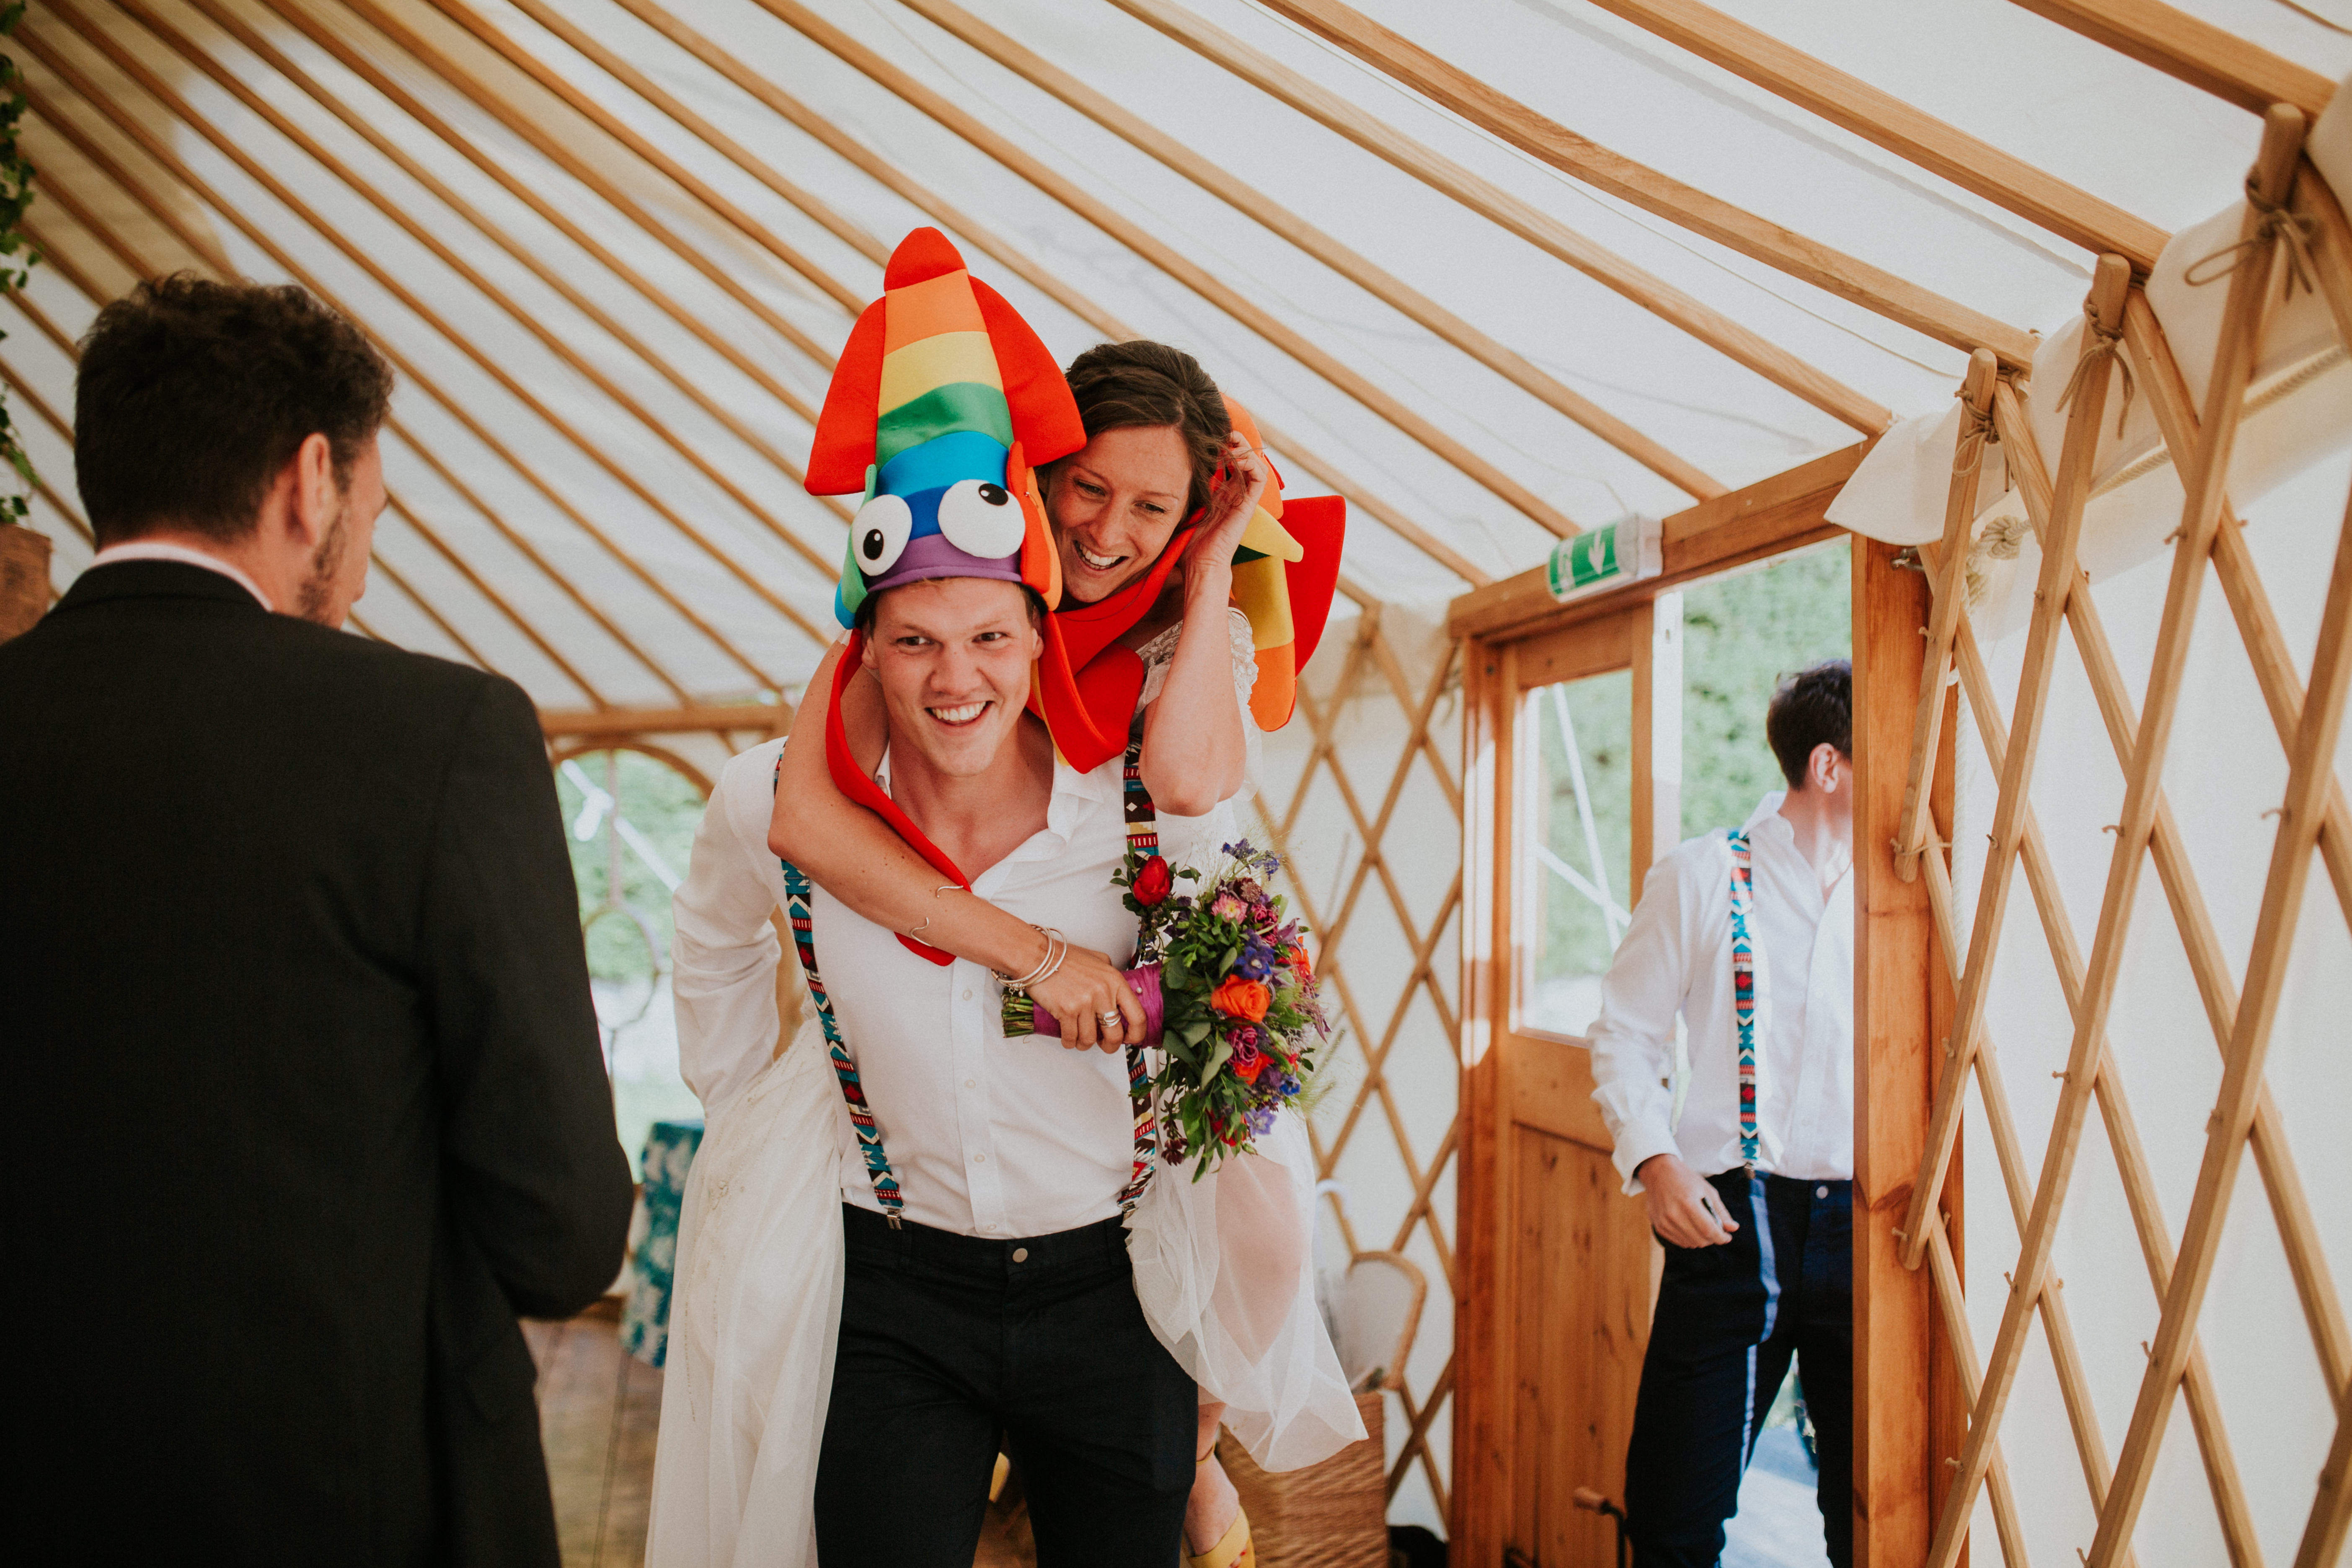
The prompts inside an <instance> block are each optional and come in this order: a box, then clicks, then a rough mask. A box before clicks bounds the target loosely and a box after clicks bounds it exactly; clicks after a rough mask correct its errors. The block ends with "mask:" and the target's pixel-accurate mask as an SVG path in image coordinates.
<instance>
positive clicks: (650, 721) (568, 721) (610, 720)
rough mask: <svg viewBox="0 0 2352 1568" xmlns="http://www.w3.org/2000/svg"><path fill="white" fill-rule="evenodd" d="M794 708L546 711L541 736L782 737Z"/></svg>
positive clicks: (735, 705)
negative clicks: (744, 733)
mask: <svg viewBox="0 0 2352 1568" xmlns="http://www.w3.org/2000/svg"><path fill="white" fill-rule="evenodd" d="M791 717H792V708H791V706H790V705H789V704H786V703H782V702H772V703H771V702H723V703H701V702H691V703H688V704H687V705H686V706H684V707H682V708H608V709H604V710H601V711H596V712H586V713H583V712H582V711H580V710H578V709H568V710H567V709H562V708H542V709H541V710H539V729H540V733H541V734H542V735H544V736H546V737H547V738H548V739H549V740H551V741H559V740H561V741H618V740H625V739H627V738H628V737H629V736H632V735H682V734H693V733H698V732H700V731H719V732H720V733H725V732H726V731H730V730H756V731H759V732H760V733H761V734H763V735H777V734H782V732H783V731H784V729H785V727H786V726H787V725H789V723H790V721H791ZM780 721H781V722H780Z"/></svg>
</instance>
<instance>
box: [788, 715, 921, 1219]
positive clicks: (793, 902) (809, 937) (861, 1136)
mask: <svg viewBox="0 0 2352 1568" xmlns="http://www.w3.org/2000/svg"><path fill="white" fill-rule="evenodd" d="M783 769H784V759H783V758H782V756H781V755H780V756H778V757H777V758H776V773H777V776H778V777H780V778H781V777H782V774H783ZM777 864H779V865H781V866H782V867H783V868H784V918H785V919H786V920H787V921H791V922H792V928H793V952H796V953H798V954H799V955H800V961H801V973H803V974H805V975H806V976H808V988H809V1000H810V1001H811V1002H813V1003H814V1004H815V1005H816V1021H817V1026H818V1027H819V1028H821V1029H823V1030H824V1046H825V1050H826V1051H827V1052H828V1053H829V1054H830V1055H831V1056H832V1058H833V1076H834V1078H835V1079H836V1080H837V1081H838V1082H839V1083H840V1085H841V1098H842V1099H843V1100H846V1101H848V1102H849V1124H850V1125H851V1126H852V1127H854V1128H856V1130H857V1149H858V1152H860V1153H862V1154H864V1155H865V1156H866V1179H867V1180H868V1181H870V1182H872V1183H873V1184H874V1196H875V1197H876V1198H877V1200H879V1201H880V1203H881V1205H882V1215H883V1217H884V1218H886V1219H887V1220H888V1221H889V1222H890V1228H891V1229H893V1230H896V1229H898V1215H899V1214H900V1213H901V1211H903V1210H904V1209H905V1208H906V1206H907V1200H906V1199H905V1198H903V1197H901V1196H900V1195H899V1194H898V1176H897V1174H896V1173H893V1172H892V1171H891V1169H890V1156H889V1155H888V1154H887V1153H885V1152H883V1149H882V1132H881V1130H880V1129H879V1128H877V1127H876V1126H875V1125H874V1108H873V1107H872V1106H870V1105H868V1104H866V1086H865V1085H864V1084H862V1083H860V1082H859V1081H858V1078H857V1063H856V1060H855V1059H853V1058H851V1056H850V1054H849V1046H848V1043H847V1042H846V1041H845V1040H844V1039H843V1038H842V1037H841V1021H840V1020H839V1019H838V1018H835V1016H833V998H832V997H831V996H828V995H827V994H825V989H824V979H823V978H822V977H820V976H819V975H818V973H817V972H816V940H815V922H814V921H811V920H810V918H809V879H807V878H806V877H804V876H803V875H802V874H801V868H799V867H798V866H795V865H793V863H792V862H791V861H789V860H780V861H778V862H777Z"/></svg>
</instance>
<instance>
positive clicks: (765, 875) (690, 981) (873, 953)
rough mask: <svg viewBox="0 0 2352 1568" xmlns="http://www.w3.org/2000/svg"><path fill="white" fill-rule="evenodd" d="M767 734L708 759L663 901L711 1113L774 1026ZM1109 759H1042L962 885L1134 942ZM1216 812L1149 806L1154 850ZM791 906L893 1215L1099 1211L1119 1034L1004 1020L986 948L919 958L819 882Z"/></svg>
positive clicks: (850, 1172) (979, 1232)
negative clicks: (897, 1205) (1042, 780)
mask: <svg viewBox="0 0 2352 1568" xmlns="http://www.w3.org/2000/svg"><path fill="white" fill-rule="evenodd" d="M782 746H783V742H782V741H771V742H768V743H767V744H765V745H762V746H757V747H754V748H753V749H752V750H751V751H749V752H744V753H743V754H742V755H740V756H739V757H737V758H735V759H734V760H733V761H732V762H730V763H728V765H727V767H726V770H725V771H724V772H723V773H721V774H720V775H719V784H718V787H717V788H716V789H714V790H713V791H712V792H711V796H710V805H709V810H708V811H706V812H705V814H704V816H703V821H702V826H701V827H700V828H699V829H698V832H697V834H696V837H695V846H694V858H693V863H692V868H691V870H690V871H689V872H688V877H687V880H686V882H685V884H684V885H683V886H681V887H680V888H679V889H678V891H677V897H676V899H675V900H674V909H675V911H676V917H677V937H676V942H675V948H674V953H675V963H676V966H677V968H676V973H677V980H676V995H677V1008H678V1021H679V1029H678V1062H679V1068H680V1070H681V1072H682V1073H683V1075H684V1077H685V1079H686V1081H687V1083H688V1086H689V1087H691V1088H692V1089H694V1091H695V1093H696V1094H697V1095H698V1096H700V1097H701V1099H702V1101H703V1104H704V1106H705V1107H706V1109H707V1110H709V1112H710V1114H711V1115H712V1116H713V1117H714V1118H717V1117H718V1116H719V1115H720V1114H721V1113H722V1112H723V1111H724V1110H725V1109H726V1107H727V1105H728V1104H729V1103H730V1101H731V1100H733V1099H734V1098H735V1097H736V1096H737V1095H740V1093H741V1092H742V1091H743V1089H746V1088H747V1087H748V1086H749V1085H750V1084H751V1081H752V1080H753V1079H756V1078H758V1077H759V1075H760V1073H761V1069H763V1068H765V1067H766V1066H767V1064H768V1061H769V1057H770V1051H771V1048H772V1046H773V1043H774V1040H775V1037H776V1024H775V1010H774V1002H773V997H774V994H775V993H774V989H773V977H774V973H775V966H776V963H777V962H778V960H779V957H780V954H781V947H780V944H779V943H778V941H777V939H776V937H775V935H774V933H773V931H772V929H771V928H770V927H769V925H768V923H767V918H768V913H769V910H771V909H772V908H774V907H776V906H778V905H780V904H782V902H783V878H782V871H781V869H780V868H779V867H778V864H777V861H776V858H775V857H774V856H773V855H772V854H770V853H768V849H767V834H768V818H769V815H770V812H771V809H772V805H773V802H774V788H773V784H774V778H775V768H776V758H777V755H778V753H779V752H780V751H781V750H782ZM1122 763H1123V759H1119V758H1113V759H1112V760H1111V761H1109V762H1108V763H1104V764H1103V765H1102V766H1101V767H1098V768H1097V769H1095V770H1094V771H1093V772H1091V773H1078V772H1076V770H1074V769H1072V768H1071V767H1069V766H1068V765H1067V764H1066V763H1063V762H1060V761H1059V760H1056V762H1055V765H1054V778H1053V786H1052V795H1051V796H1050V797H1049V799H1048V802H1047V805H1046V809H1045V827H1044V828H1043V829H1042V830H1040V831H1039V832H1037V833H1035V834H1033V835H1032V836H1031V837H1029V838H1028V839H1027V840H1026V841H1025V842H1024V843H1023V844H1022V845H1020V846H1019V847H1017V848H1015V849H1014V850H1013V852H1012V853H1011V854H1010V855H1008V856H1006V857H1005V858H1003V860H1001V861H999V862H998V863H997V864H995V865H994V866H992V867H989V868H987V869H986V870H984V871H982V872H981V873H980V874H979V875H977V876H975V877H974V878H973V879H972V890H973V891H974V892H975V893H978V894H979V895H980V896H981V897H982V898H984V899H987V900H989V901H990V902H992V903H994V904H995V905H997V906H998V907H999V908H1001V909H1003V910H1007V911H1008V912H1010V913H1013V914H1015V915H1018V916H1020V917H1021V918H1022V919H1023V920H1026V921H1035V922H1036V923H1037V924H1039V925H1046V926H1052V927H1055V929H1057V930H1059V931H1061V932H1062V933H1063V934H1064V935H1065V936H1066V937H1067V938H1068V939H1069V940H1070V941H1071V942H1074V943H1076V944H1077V945H1079V946H1082V947H1090V948H1093V949H1095V950H1096V951H1097V952H1105V953H1108V954H1109V955H1110V956H1111V957H1112V958H1113V959H1114V960H1115V961H1117V962H1119V963H1126V962H1128V961H1129V959H1130V958H1131V957H1132V955H1133V953H1134V951H1135V936H1136V921H1135V917H1134V916H1133V915H1131V914H1129V913H1128V912H1127V910H1125V909H1124V908H1123V907H1122V906H1121V904H1120V902H1119V889H1117V888H1115V887H1113V886H1112V885H1111V881H1110V875H1111V872H1112V871H1113V870H1114V869H1115V868H1117V867H1118V863H1119V860H1120V858H1121V856H1123V855H1124V854H1125V853H1126V848H1127V827H1126V812H1125V807H1124V804H1123V797H1122V793H1121V779H1120V773H1121V768H1122ZM887 765H888V764H887V761H886V763H885V764H884V768H885V771H884V773H883V777H884V778H885V780H886V781H887V776H888V775H887ZM886 787H887V784H886ZM1233 821H1234V818H1233V813H1232V810H1231V808H1230V806H1229V805H1228V806H1220V807H1219V808H1218V809H1217V811H1216V812H1215V813H1214V814H1213V815H1211V816H1206V817H1196V818H1184V817H1175V816H1168V815H1166V814H1162V816H1160V838H1161V847H1162V852H1163V853H1165V854H1167V855H1168V856H1169V857H1170V858H1171V859H1181V858H1187V857H1197V856H1199V855H1200V854H1202V851H1203V849H1205V850H1207V851H1209V852H1213V851H1214V849H1215V847H1216V846H1217V845H1218V844H1220V843H1222V842H1223V841H1224V840H1226V839H1230V838H1232V837H1235V833H1234V827H1233ZM967 869H969V868H967ZM810 917H811V920H812V922H813V926H814V946H815V949H816V960H817V969H818V972H819V973H821V974H822V975H823V976H824V984H825V989H826V991H827V993H828V994H830V995H831V997H832V999H833V1005H834V1012H835V1017H836V1018H837V1019H838V1020H839V1022H840V1026H841V1031H842V1035H843V1037H844V1038H845V1040H846V1042H847V1044H848V1047H849V1052H850V1055H851V1056H852V1057H853V1058H855V1059H856V1063H857V1068H858V1076H859V1079H860V1080H861V1081H862V1082H863V1084H864V1086H865V1089H866V1101H867V1103H868V1104H869V1105H870V1106H871V1107H872V1109H873V1111H874V1119H875V1124H876V1126H877V1129H878V1130H879V1131H880V1133H881V1136H882V1146H883V1149H884V1152H886V1153H887V1155H888V1156H889V1160H890V1166H891V1169H892V1171H893V1172H894V1173H896V1174H897V1176H898V1184H899V1190H900V1192H901V1194H903V1196H904V1198H905V1201H906V1210H905V1213H906V1216H907V1218H908V1219H910V1220H913V1221H915V1222H917V1223H918V1224H920V1225H927V1226H932V1227H934V1228H936V1229H940V1230H948V1231H954V1232H957V1233H959V1234H961V1235H966V1236H981V1237H1025V1236H1044V1235H1050V1234H1052V1233H1053V1232H1055V1231H1061V1230H1069V1229H1073V1228H1075V1227H1076V1226H1083V1225H1087V1224H1091V1223H1092V1222H1094V1221H1096V1220H1100V1219H1108V1218H1109V1217H1111V1216H1112V1215H1116V1214H1117V1213H1118V1193H1119V1189H1120V1188H1122V1187H1123V1186H1125V1185H1126V1184H1127V1181H1128V1178H1129V1175H1130V1173H1132V1170H1133V1164H1132V1161H1133V1136H1134V1124H1133V1121H1132V1119H1131V1115H1130V1112H1129V1105H1128V1099H1127V1062H1126V1055H1125V1053H1124V1052H1105V1051H1099V1050H1088V1051H1076V1050H1066V1049H1064V1048H1063V1047H1062V1044H1061V1042H1060V1041H1058V1040H1054V1039H1045V1038H1039V1037H1026V1038H1021V1039H1012V1040H1008V1039H1005V1038H1004V1037H1003V1030H1002V1028H1001V1027H1000V1025H999V1021H998V1020H999V1009H1000V1007H1001V1005H1002V1003H1003V987H1002V986H1001V985H1000V984H998V982H997V979H996V977H995V976H994V975H993V974H992V973H990V972H989V970H988V969H987V968H986V966H984V965H982V964H978V963H970V962H968V961H966V960H963V959H957V960H955V961H954V962H953V963H949V964H947V965H944V966H942V965H940V964H935V963H929V961H928V960H925V959H922V958H919V957H917V956H916V955H915V954H913V953H911V952H908V951H907V949H906V948H905V947H904V946H902V945H901V944H900V943H899V942H898V937H897V936H896V935H895V934H894V933H893V932H891V931H887V930H885V929H883V928H882V927H880V926H878V925H876V924H875V923H874V922H872V921H868V920H866V918H865V917H864V916H862V915H860V914H858V913H856V911H855V910H851V909H849V908H848V907H846V906H845V905H844V904H842V903H840V902H838V901H836V900H834V899H832V898H830V897H828V896H827V895H826V894H825V893H824V890H823V889H815V891H814V894H813V896H812V898H811V900H810ZM835 1098H836V1099H838V1095H836V1096H835ZM837 1127H838V1132H839V1145H840V1161H839V1172H840V1188H841V1197H842V1199H843V1201H844V1202H846V1203H852V1204H856V1205H858V1206H860V1207H862V1208H866V1209H873V1210H877V1212H878V1210H879V1209H880V1206H881V1205H880V1204H879V1202H878V1201H877V1199H876V1198H875V1196H874V1189H873V1185H872V1183H871V1182H870V1180H869V1179H868V1177H867V1175H866V1163H865V1158H864V1156H863V1154H862V1153H861V1152H860V1151H859V1149H858V1147H857V1143H856V1135H855V1133H854V1131H852V1129H851V1127H850V1123H849V1115H848V1110H847V1109H846V1107H845V1106H844V1107H841V1108H840V1114H839V1116H838V1118H837Z"/></svg>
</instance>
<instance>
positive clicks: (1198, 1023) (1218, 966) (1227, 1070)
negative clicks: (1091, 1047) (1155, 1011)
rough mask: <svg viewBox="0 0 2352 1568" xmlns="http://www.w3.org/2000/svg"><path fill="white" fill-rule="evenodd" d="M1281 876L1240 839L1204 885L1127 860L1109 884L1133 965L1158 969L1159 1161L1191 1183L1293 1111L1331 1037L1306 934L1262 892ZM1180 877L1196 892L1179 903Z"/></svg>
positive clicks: (1151, 863)
mask: <svg viewBox="0 0 2352 1568" xmlns="http://www.w3.org/2000/svg"><path fill="white" fill-rule="evenodd" d="M1280 867H1281V862H1280V861H1279V860H1278V859H1276V858H1275V857H1274V856H1273V855H1270V854H1268V853H1266V852H1265V851H1264V850H1261V849H1256V848H1254V847H1251V845H1250V844H1249V842H1248V840H1246V839H1244V840H1243V841H1242V842H1240V843H1238V844H1228V845H1226V846H1224V858H1223V861H1222V863H1221V864H1220V865H1219V866H1217V867H1216V868H1214V869H1213V870H1212V871H1210V872H1209V873H1208V874H1206V875H1205V876H1203V875H1201V874H1199V873H1196V872H1193V871H1191V870H1181V871H1171V869H1169V868H1168V866H1167V862H1166V861H1164V860H1160V859H1157V858H1145V857H1143V856H1141V855H1139V854H1137V853H1135V852H1132V851H1130V853H1129V858H1128V863H1127V866H1126V867H1125V868H1124V869H1123V870H1122V871H1121V872H1120V873H1118V875H1117V876H1115V877H1114V880H1115V881H1116V882H1118V885H1120V886H1121V887H1124V888H1127V889H1129V891H1128V896H1127V903H1128V907H1129V908H1130V909H1132V910H1135V911H1136V913H1137V914H1139V915H1140V916H1141V917H1142V921H1143V931H1142V937H1141V940H1140V942H1139V946H1138V949H1137V953H1136V957H1137V960H1138V962H1139V963H1157V964H1158V965H1159V968H1160V997H1161V1006H1162V1018H1163V1023H1162V1032H1161V1044H1162V1046H1163V1047H1165V1049H1166V1052H1167V1060H1166V1062H1165V1064H1164V1065H1163V1066H1162V1067H1161V1068H1160V1073H1159V1075H1158V1076H1157V1078H1155V1079H1154V1080H1153V1088H1154V1089H1155V1090H1156V1091H1157V1094H1158V1098H1159V1100H1160V1129H1161V1136H1162V1140H1163V1150H1164V1152H1165V1155H1166V1157H1167V1159H1168V1160H1169V1161H1170V1162H1171V1163H1173V1162H1175V1161H1177V1160H1181V1159H1184V1158H1187V1157H1190V1158H1192V1159H1193V1160H1194V1162H1195V1164H1194V1169H1193V1173H1192V1174H1193V1179H1194V1180H1195V1181H1198V1180H1199V1179H1200V1178H1201V1176H1202V1174H1204V1173H1206V1172H1208V1171H1209V1170H1211V1169H1213V1168H1214V1166H1215V1165H1216V1163H1217V1162H1218V1161H1220V1160H1222V1159H1223V1158H1224V1157H1225V1156H1226V1155H1228V1154H1234V1153H1241V1152H1246V1151H1248V1150H1249V1149H1250V1147H1251V1140H1252V1139H1254V1138H1255V1137H1256V1136H1258V1135H1260V1134H1262V1133H1264V1132H1265V1131H1269V1130H1270V1129H1271V1128H1272V1127H1273V1125H1274V1120H1275V1117H1276V1115H1277V1114H1279V1113H1280V1111H1281V1110H1282V1109H1283V1108H1284V1107H1285V1106H1288V1105H1293V1104H1296V1103H1297V1102H1298V1101H1299V1100H1300V1098H1301V1096H1302V1095H1304V1094H1305V1093H1306V1092H1307V1088H1308V1086H1309V1085H1310V1084H1311V1083H1312V1082H1313V1081H1314V1078H1315V1070H1316V1067H1317V1063H1318V1058H1319V1056H1320V1053H1321V1051H1322V1048H1323V1046H1324V1044H1325V1042H1326V1041H1327V1039H1328V1037H1329V1034H1330V1026H1329V1023H1328V1021H1327V1020H1326V1018H1325V1017H1324V1016H1323V1009H1322V1003H1321V998H1320V995H1319V986H1318V982H1317V980H1316V978H1315V973H1314V969H1313V966H1312V964H1311V963H1310V962H1309V960H1308V958H1307V949H1306V945H1305V942H1306V931H1305V928H1303V927H1302V926H1301V925H1300V924H1299V923H1298V922H1297V921H1291V920H1286V918H1285V905H1284V900H1283V898H1282V896H1281V895H1280V894H1279V893H1276V892H1275V891H1274V890H1273V889H1271V888H1270V887H1269V886H1268V885H1267V884H1268V883H1269V882H1270V881H1271V880H1272V879H1273V876H1274V873H1275V872H1276V870H1278V869H1279V868H1280ZM1177 878H1182V879H1186V880H1190V881H1195V882H1198V883H1199V884H1200V886H1199V887H1198V889H1196V890H1193V891H1192V892H1187V893H1177V892H1175V891H1174V881H1175V879H1177Z"/></svg>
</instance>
